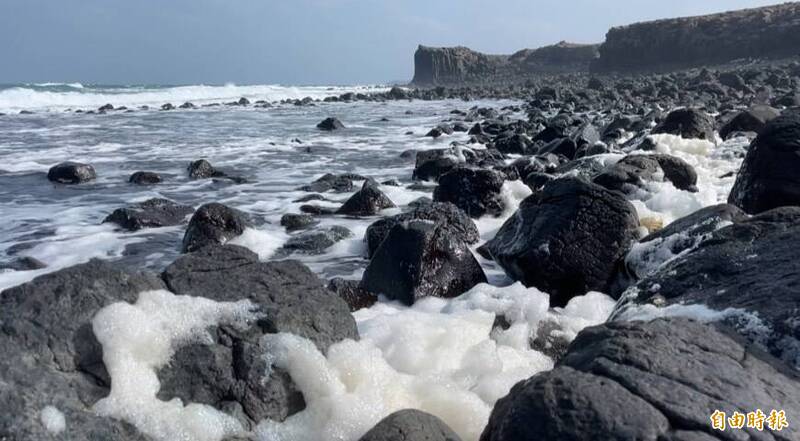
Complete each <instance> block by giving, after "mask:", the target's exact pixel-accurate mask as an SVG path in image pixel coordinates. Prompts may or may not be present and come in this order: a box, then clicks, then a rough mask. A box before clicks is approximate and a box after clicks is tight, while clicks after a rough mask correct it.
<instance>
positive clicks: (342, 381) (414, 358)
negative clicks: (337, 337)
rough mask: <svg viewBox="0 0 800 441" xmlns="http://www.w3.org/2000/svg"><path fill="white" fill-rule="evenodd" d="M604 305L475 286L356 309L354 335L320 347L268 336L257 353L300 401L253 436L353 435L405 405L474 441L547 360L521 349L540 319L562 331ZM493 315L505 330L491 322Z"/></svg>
mask: <svg viewBox="0 0 800 441" xmlns="http://www.w3.org/2000/svg"><path fill="white" fill-rule="evenodd" d="M613 305H614V301H613V300H612V299H611V298H609V297H608V296H605V295H603V294H599V293H590V294H587V295H585V296H582V297H577V298H575V299H573V300H572V301H571V302H570V304H568V305H567V307H565V308H563V309H561V308H555V309H550V308H549V296H548V295H547V294H544V293H542V292H541V291H539V290H537V289H535V288H525V287H524V286H522V285H521V284H515V285H512V286H509V287H504V288H500V287H494V286H491V285H487V284H482V285H478V286H476V287H475V288H473V289H472V290H470V291H469V292H467V293H465V294H464V295H462V296H460V297H458V298H457V299H452V300H445V299H439V298H428V299H424V300H422V301H419V302H417V303H415V304H414V305H413V306H412V307H405V306H402V305H399V304H396V303H378V304H376V305H375V306H373V307H372V308H369V309H363V310H360V311H358V312H356V313H355V317H356V321H357V323H358V327H359V332H360V335H361V339H360V341H351V340H348V341H343V342H340V343H337V344H335V345H333V346H331V347H330V348H329V349H328V352H327V354H324V355H323V354H322V353H320V352H319V351H318V350H317V349H316V348H315V347H314V345H313V344H312V343H311V342H309V341H308V340H305V339H302V338H300V337H297V336H294V335H290V334H276V335H268V336H266V337H264V338H265V342H266V346H267V347H268V348H269V350H268V353H267V354H266V355H265V356H266V357H267V360H268V361H269V362H270V364H271V365H273V366H274V367H279V368H282V369H285V370H287V371H288V372H289V373H290V375H291V376H292V379H293V380H294V382H295V383H296V384H297V385H298V387H299V388H300V390H301V391H302V392H303V395H304V397H305V400H306V405H307V407H306V409H305V410H303V411H302V412H300V413H298V414H295V415H293V416H291V417H289V418H288V419H287V420H286V421H284V422H282V423H281V422H275V421H269V420H266V421H263V422H261V424H260V425H259V426H258V429H257V431H256V432H257V435H258V439H260V440H271V441H274V440H286V441H289V440H291V441H301V440H318V439H331V440H343V441H344V440H348V441H355V440H357V439H359V437H360V436H361V435H363V434H364V433H365V432H366V431H367V430H369V429H370V428H372V427H373V426H374V425H375V424H376V423H377V422H378V421H380V420H381V419H382V418H383V417H385V416H387V415H389V414H390V413H392V412H394V411H396V410H400V409H404V408H415V409H420V410H423V411H426V412H429V413H432V414H434V415H436V416H438V417H440V418H442V419H443V420H444V421H445V422H446V423H447V424H448V425H449V426H450V427H452V428H453V429H454V430H455V431H456V432H457V433H458V434H459V435H460V436H461V437H462V438H463V439H464V440H477V439H478V438H479V436H480V433H481V431H482V430H483V428H484V427H485V425H486V421H487V420H488V417H489V414H490V412H491V409H492V406H493V405H494V403H495V402H496V401H497V400H498V399H499V398H501V397H502V396H504V395H505V394H507V393H508V391H509V390H510V388H511V387H512V386H513V385H514V384H516V383H517V382H519V381H520V380H523V379H525V378H528V377H530V376H532V375H534V374H536V373H537V372H541V371H545V370H548V369H551V368H552V366H553V361H552V360H551V359H550V358H549V357H547V356H546V355H544V354H543V353H541V352H537V351H535V350H533V349H531V347H530V340H531V336H532V335H534V334H535V333H536V330H537V328H538V327H539V325H540V323H542V321H545V320H550V321H557V322H559V323H560V325H561V330H562V332H563V333H564V337H565V338H569V339H571V338H574V335H575V334H576V333H577V332H578V331H579V330H580V329H583V327H585V326H589V325H595V324H599V323H602V322H603V321H604V320H605V319H606V318H607V316H608V314H609V313H610V311H611V309H612V308H613ZM498 315H500V316H503V317H504V318H505V320H506V321H507V322H508V323H509V325H510V326H509V327H508V329H502V328H497V327H495V326H494V324H495V318H496V316H498Z"/></svg>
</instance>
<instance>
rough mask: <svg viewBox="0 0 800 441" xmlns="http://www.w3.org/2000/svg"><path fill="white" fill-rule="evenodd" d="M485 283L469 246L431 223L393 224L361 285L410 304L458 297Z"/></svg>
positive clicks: (365, 273)
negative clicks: (425, 300) (437, 298)
mask: <svg viewBox="0 0 800 441" xmlns="http://www.w3.org/2000/svg"><path fill="white" fill-rule="evenodd" d="M485 282H486V275H485V274H484V273H483V269H481V266H480V265H479V264H478V261H477V260H475V257H474V256H473V255H472V252H470V250H469V248H468V247H467V245H466V244H465V243H464V242H462V241H460V240H458V239H457V238H455V237H452V235H451V234H450V231H449V230H448V229H446V228H443V226H442V225H437V224H435V223H434V222H430V221H410V222H406V223H401V224H398V225H395V226H394V227H393V228H392V229H391V231H389V235H388V236H387V237H386V239H384V240H383V242H382V243H381V245H380V246H379V247H378V249H377V250H376V251H375V255H374V256H373V257H372V260H371V261H370V263H369V265H368V266H367V269H366V270H365V271H364V276H363V278H362V280H361V286H362V287H363V288H364V289H366V290H367V291H369V292H372V293H375V294H383V295H385V296H386V297H387V298H389V299H391V300H398V301H400V302H403V303H405V304H407V305H411V304H413V303H414V301H416V300H417V299H420V298H423V297H427V296H434V297H444V298H451V297H456V296H459V295H461V294H463V293H464V292H466V291H467V290H469V289H470V288H472V287H473V286H475V285H477V284H479V283H485Z"/></svg>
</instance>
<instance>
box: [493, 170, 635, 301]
mask: <svg viewBox="0 0 800 441" xmlns="http://www.w3.org/2000/svg"><path fill="white" fill-rule="evenodd" d="M638 226H639V220H638V217H637V215H636V210H635V209H634V207H633V206H632V205H631V204H630V203H629V202H628V201H626V200H625V199H624V198H623V197H622V195H621V194H619V193H617V192H613V191H610V190H607V189H605V188H603V187H601V186H599V185H595V184H591V183H588V182H585V181H583V180H581V179H577V178H563V179H558V180H555V181H553V182H550V183H548V184H547V185H545V186H544V188H543V189H542V190H541V191H539V192H537V193H534V194H533V195H531V196H529V197H528V198H526V199H525V200H524V201H522V203H521V204H520V207H519V210H517V212H516V213H515V214H514V215H513V216H511V217H510V218H509V219H508V220H507V221H506V223H505V224H503V226H502V227H501V228H500V230H499V231H498V232H497V235H496V236H495V237H494V239H492V240H491V241H489V244H488V249H489V252H490V254H491V256H492V257H493V258H494V260H495V262H497V263H498V264H499V265H500V267H502V268H503V270H505V272H506V274H508V275H509V276H510V277H511V278H512V279H514V280H519V281H521V282H522V283H524V284H525V285H526V286H534V287H536V288H539V289H541V290H542V291H545V292H547V293H548V294H550V296H551V302H552V303H553V304H555V305H564V304H566V303H567V301H569V299H571V298H572V297H574V296H578V295H583V294H585V293H586V292H588V291H591V290H596V291H601V292H606V293H609V294H613V293H612V292H611V287H612V285H613V279H614V277H615V274H616V272H617V270H618V267H619V265H620V264H621V260H622V259H623V257H624V256H625V254H626V253H627V252H628V250H629V249H630V246H631V244H632V242H633V241H634V240H635V239H636V237H637V228H638Z"/></svg>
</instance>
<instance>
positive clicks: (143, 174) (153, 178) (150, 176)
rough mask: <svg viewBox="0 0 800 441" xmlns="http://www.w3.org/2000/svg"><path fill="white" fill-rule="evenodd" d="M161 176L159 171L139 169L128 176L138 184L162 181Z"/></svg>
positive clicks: (132, 182) (133, 182)
mask: <svg viewBox="0 0 800 441" xmlns="http://www.w3.org/2000/svg"><path fill="white" fill-rule="evenodd" d="M161 181H162V179H161V176H160V175H159V174H158V173H153V172H148V171H138V172H135V173H133V174H132V175H131V177H130V178H128V182H130V183H131V184H136V185H152V184H158V183H159V182H161Z"/></svg>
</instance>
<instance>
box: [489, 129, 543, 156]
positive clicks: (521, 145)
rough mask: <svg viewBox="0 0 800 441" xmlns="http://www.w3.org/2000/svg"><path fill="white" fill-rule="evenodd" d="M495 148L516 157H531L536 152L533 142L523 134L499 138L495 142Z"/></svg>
mask: <svg viewBox="0 0 800 441" xmlns="http://www.w3.org/2000/svg"><path fill="white" fill-rule="evenodd" d="M494 148H496V149H497V150H499V151H500V152H502V153H506V154H515V155H529V154H531V153H534V152H533V151H532V150H535V148H534V144H533V141H531V140H530V138H528V137H527V136H525V135H522V134H512V135H509V136H504V137H501V138H498V139H496V140H495V141H494Z"/></svg>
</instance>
